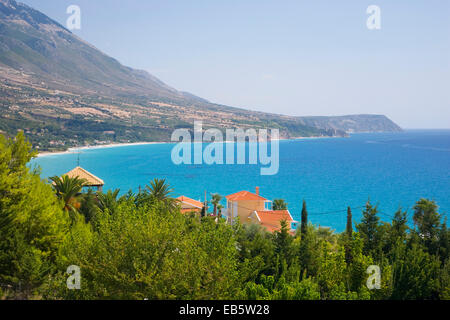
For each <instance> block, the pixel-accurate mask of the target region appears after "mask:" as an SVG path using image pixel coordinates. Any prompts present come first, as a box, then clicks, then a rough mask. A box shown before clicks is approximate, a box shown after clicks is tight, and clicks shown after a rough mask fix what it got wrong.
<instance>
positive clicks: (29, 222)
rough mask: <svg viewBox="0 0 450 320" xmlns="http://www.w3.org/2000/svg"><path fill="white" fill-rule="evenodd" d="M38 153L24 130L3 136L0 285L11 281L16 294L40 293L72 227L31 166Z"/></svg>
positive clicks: (0, 141) (0, 157) (0, 156)
mask: <svg viewBox="0 0 450 320" xmlns="http://www.w3.org/2000/svg"><path fill="white" fill-rule="evenodd" d="M35 154H36V153H35V152H33V151H32V149H31V145H30V144H29V143H28V142H27V141H25V138H24V135H23V133H22V132H19V134H18V135H17V136H16V138H15V139H9V140H6V139H5V138H4V137H3V136H2V135H0V284H2V285H9V286H12V288H13V291H15V292H16V293H15V294H14V293H13V298H29V297H31V296H34V295H36V294H38V292H37V290H38V288H39V287H41V286H42V285H43V283H44V281H45V279H47V278H48V277H49V276H50V275H51V273H52V271H53V270H54V262H55V260H56V257H57V254H58V250H59V247H60V245H61V243H62V241H63V239H64V235H65V233H66V231H67V229H68V219H67V214H65V213H64V212H63V210H62V209H61V207H60V204H59V203H58V199H57V198H56V197H55V195H54V193H53V191H52V188H51V187H50V186H49V185H47V184H46V183H45V182H44V181H42V180H41V179H40V177H39V172H38V171H37V170H33V171H31V170H30V169H28V167H27V163H28V162H29V161H30V160H31V158H32V157H33V156H35ZM19 288H20V291H19Z"/></svg>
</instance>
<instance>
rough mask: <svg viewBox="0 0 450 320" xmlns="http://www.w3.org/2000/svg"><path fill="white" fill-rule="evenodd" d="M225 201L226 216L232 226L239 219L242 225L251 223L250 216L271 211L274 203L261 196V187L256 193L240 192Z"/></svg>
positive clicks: (257, 188) (229, 196) (227, 197)
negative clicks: (257, 212)
mask: <svg viewBox="0 0 450 320" xmlns="http://www.w3.org/2000/svg"><path fill="white" fill-rule="evenodd" d="M225 199H226V200H227V204H226V208H225V213H224V215H226V217H227V221H228V222H229V223H230V224H232V223H233V220H235V219H236V218H238V217H239V220H240V222H241V223H251V222H252V221H251V220H250V215H251V214H252V213H253V212H254V211H265V210H270V209H271V206H272V201H270V200H268V199H266V198H264V197H261V196H260V195H259V187H256V189H255V193H252V192H249V191H240V192H237V193H233V194H230V195H228V196H226V197H225Z"/></svg>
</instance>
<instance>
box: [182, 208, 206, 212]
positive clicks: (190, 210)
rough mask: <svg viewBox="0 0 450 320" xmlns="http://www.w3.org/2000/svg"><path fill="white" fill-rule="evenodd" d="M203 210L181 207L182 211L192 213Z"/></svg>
mask: <svg viewBox="0 0 450 320" xmlns="http://www.w3.org/2000/svg"><path fill="white" fill-rule="evenodd" d="M201 210H202V209H198V208H190V209H180V211H181V213H191V212H195V213H200V212H201Z"/></svg>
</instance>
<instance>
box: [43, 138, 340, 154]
mask: <svg viewBox="0 0 450 320" xmlns="http://www.w3.org/2000/svg"><path fill="white" fill-rule="evenodd" d="M322 138H343V137H339V136H336V137H328V136H317V137H291V138H279V139H277V140H278V141H295V140H306V139H322ZM230 142H234V141H223V143H230ZM170 143H175V142H164V141H154V142H125V143H110V144H99V145H91V146H82V147H71V148H69V149H67V150H66V151H54V152H52V151H44V152H40V153H38V155H37V156H36V158H43V157H49V156H58V155H64V154H77V153H78V152H79V151H82V150H95V149H109V148H118V147H131V146H144V145H152V144H170Z"/></svg>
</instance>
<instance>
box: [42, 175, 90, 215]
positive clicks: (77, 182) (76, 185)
mask: <svg viewBox="0 0 450 320" xmlns="http://www.w3.org/2000/svg"><path fill="white" fill-rule="evenodd" d="M50 180H52V181H53V190H55V193H56V196H57V197H58V198H59V199H61V200H62V201H63V203H64V210H66V211H67V212H78V209H80V206H81V204H80V193H81V190H82V189H83V186H84V185H85V183H86V180H84V179H80V178H78V177H74V178H69V177H68V176H66V175H64V176H62V177H58V176H55V177H51V178H50Z"/></svg>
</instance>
